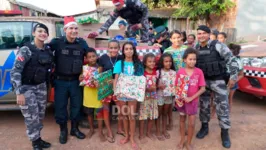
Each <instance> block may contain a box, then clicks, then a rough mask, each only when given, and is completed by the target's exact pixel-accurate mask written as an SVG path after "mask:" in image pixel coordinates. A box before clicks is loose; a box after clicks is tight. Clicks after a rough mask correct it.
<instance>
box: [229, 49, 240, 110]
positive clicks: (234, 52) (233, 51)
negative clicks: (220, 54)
mask: <svg viewBox="0 0 266 150" xmlns="http://www.w3.org/2000/svg"><path fill="white" fill-rule="evenodd" d="M228 47H229V49H230V50H231V51H232V53H233V55H234V56H235V59H237V63H238V78H237V82H238V81H239V80H240V79H242V78H243V77H244V71H243V64H242V62H241V60H240V57H239V56H238V55H239V52H240V50H241V46H240V45H237V44H229V46H228ZM237 82H236V84H235V85H234V86H233V87H232V88H231V89H230V92H229V107H230V112H231V109H232V104H233V97H234V94H235V91H236V90H237V89H238V84H237Z"/></svg>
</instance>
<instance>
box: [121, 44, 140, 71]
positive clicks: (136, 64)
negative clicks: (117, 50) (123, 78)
mask: <svg viewBox="0 0 266 150" xmlns="http://www.w3.org/2000/svg"><path fill="white" fill-rule="evenodd" d="M126 45H131V46H132V48H133V56H132V60H133V65H134V75H137V76H138V75H143V72H144V69H143V66H142V63H141V62H140V60H139V57H138V53H137V49H136V47H135V46H134V44H133V43H132V42H130V41H128V42H125V43H124V45H123V47H122V56H123V57H122V60H121V64H122V73H124V61H125V58H126V56H125V46H126Z"/></svg>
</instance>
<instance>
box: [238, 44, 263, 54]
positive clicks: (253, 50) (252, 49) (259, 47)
mask: <svg viewBox="0 0 266 150" xmlns="http://www.w3.org/2000/svg"><path fill="white" fill-rule="evenodd" d="M241 48H242V51H243V52H241V53H240V54H239V55H240V56H241V57H265V56H266V42H262V41H260V42H254V43H246V44H243V45H241Z"/></svg>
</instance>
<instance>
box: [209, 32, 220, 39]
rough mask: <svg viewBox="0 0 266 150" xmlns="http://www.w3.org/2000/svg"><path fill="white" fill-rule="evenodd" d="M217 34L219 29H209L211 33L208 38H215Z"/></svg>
mask: <svg viewBox="0 0 266 150" xmlns="http://www.w3.org/2000/svg"><path fill="white" fill-rule="evenodd" d="M218 34H219V31H218V30H217V29H211V35H210V39H211V40H212V41H213V40H217V36H218Z"/></svg>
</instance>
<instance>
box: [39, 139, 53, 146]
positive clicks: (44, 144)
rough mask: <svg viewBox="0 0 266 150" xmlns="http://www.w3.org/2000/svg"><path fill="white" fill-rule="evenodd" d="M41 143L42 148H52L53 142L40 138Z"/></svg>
mask: <svg viewBox="0 0 266 150" xmlns="http://www.w3.org/2000/svg"><path fill="white" fill-rule="evenodd" d="M40 145H41V147H42V148H50V147H51V143H48V142H46V141H44V140H42V138H40Z"/></svg>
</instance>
